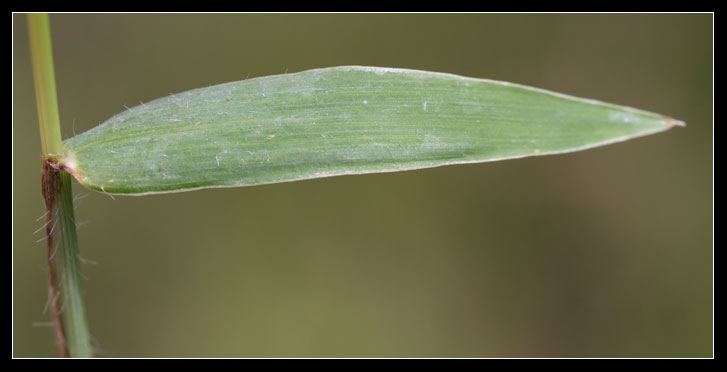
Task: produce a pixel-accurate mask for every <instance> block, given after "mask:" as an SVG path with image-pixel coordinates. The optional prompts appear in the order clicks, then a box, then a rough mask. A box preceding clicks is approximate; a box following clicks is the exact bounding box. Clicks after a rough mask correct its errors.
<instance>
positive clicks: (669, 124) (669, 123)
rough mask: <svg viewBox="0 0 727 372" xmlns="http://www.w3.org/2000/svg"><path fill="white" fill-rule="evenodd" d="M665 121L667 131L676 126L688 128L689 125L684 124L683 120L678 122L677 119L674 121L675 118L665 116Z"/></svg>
mask: <svg viewBox="0 0 727 372" xmlns="http://www.w3.org/2000/svg"><path fill="white" fill-rule="evenodd" d="M664 120H666V129H671V128H672V127H674V126H678V127H686V126H687V123H685V122H683V121H681V120H677V119H674V118H670V117H668V116H664Z"/></svg>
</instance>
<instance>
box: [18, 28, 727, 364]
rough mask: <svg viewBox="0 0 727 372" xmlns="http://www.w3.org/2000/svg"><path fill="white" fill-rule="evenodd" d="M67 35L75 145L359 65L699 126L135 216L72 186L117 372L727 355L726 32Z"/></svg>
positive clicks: (28, 210) (94, 298) (66, 96)
mask: <svg viewBox="0 0 727 372" xmlns="http://www.w3.org/2000/svg"><path fill="white" fill-rule="evenodd" d="M13 21H14V22H13V31H14V34H13V43H14V44H13V52H14V59H13V79H14V83H13V96H14V98H13V115H14V116H13V157H14V158H13V190H14V193H13V311H14V317H13V342H14V346H13V347H14V349H13V354H14V356H16V357H52V356H54V355H55V348H54V344H53V336H52V330H51V328H50V327H48V326H44V323H46V322H48V321H49V315H48V314H47V313H44V306H45V303H46V295H47V287H46V271H45V270H46V267H45V260H44V257H45V248H44V245H43V243H39V242H36V240H38V239H40V238H41V237H42V236H40V235H39V234H35V235H34V234H33V231H35V230H36V229H38V228H39V227H40V226H41V225H42V223H43V222H42V221H36V219H37V218H38V217H40V216H41V215H42V214H43V212H44V208H43V202H42V199H41V196H40V161H39V158H38V156H39V154H40V141H39V132H38V124H37V113H36V107H35V98H34V91H33V82H32V75H31V65H30V61H29V50H28V41H27V30H26V21H25V15H23V14H15V15H14V16H13ZM51 30H52V35H53V48H54V50H53V51H54V57H55V68H56V79H57V87H58V96H59V107H60V116H61V123H62V131H63V134H64V137H69V136H72V135H73V133H81V132H83V131H85V130H88V129H90V128H92V127H93V126H95V125H97V124H99V123H101V122H103V121H104V120H106V119H107V118H109V117H111V116H112V115H114V114H116V113H118V112H120V111H122V110H124V107H125V106H126V107H132V106H136V105H138V104H139V103H140V102H142V101H143V102H147V101H149V100H152V99H154V98H158V97H162V96H166V95H169V94H170V93H177V92H181V91H184V90H188V89H193V88H198V87H203V86H209V85H213V84H218V83H224V82H229V81H236V80H242V79H245V78H248V77H249V78H252V77H257V76H265V75H272V74H280V73H284V72H286V71H287V72H296V71H302V70H306V69H311V68H318V67H328V66H337V65H353V64H355V65H371V66H386V67H401V68H412V69H422V70H430V71H439V72H449V73H454V74H459V75H465V76H471V77H480V78H490V79H496V80H506V81H511V82H516V83H521V84H526V85H531V86H536V87H540V88H545V89H549V90H554V91H558V92H562V93H567V94H572V95H576V96H581V97H587V98H593V99H598V100H602V101H607V102H612V103H617V104H623V105H628V106H633V107H637V108H641V109H645V110H649V111H653V112H658V113H662V114H666V115H669V116H672V117H675V118H677V119H681V120H684V121H686V122H687V123H688V126H687V128H674V129H672V130H670V131H668V132H665V133H660V134H656V135H653V136H648V137H644V138H639V139H635V140H632V141H628V142H625V143H620V144H615V145H610V146H606V147H602V148H597V149H592V150H588V151H584V152H579V153H573V154H567V155H556V156H544V157H533V158H526V159H520V160H510V161H504V162H495V163H484V164H471V165H459V166H449V167H443V168H434V169H426V170H418V171H410V172H404V173H388V174H374V175H361V176H345V177H335V178H327V179H317V180H310V181H301V182H293V183H284V184H274V185H266V186H257V187H249V188H235V189H217V190H202V191H194V192H189V193H178V194H168V195H158V196H144V197H122V196H118V197H116V199H115V200H112V199H111V198H109V197H108V196H106V195H102V194H99V193H97V192H94V191H90V190H87V189H85V188H83V187H82V186H80V185H78V184H77V183H74V193H75V194H76V195H80V196H85V198H84V199H82V200H81V201H80V202H79V203H78V205H77V207H76V216H77V218H78V220H79V221H80V222H81V223H82V227H81V228H80V230H79V240H80V246H81V251H82V255H83V257H84V258H86V259H90V260H93V261H95V262H97V263H98V264H87V265H84V267H83V270H84V275H85V276H86V277H87V278H88V280H87V281H85V293H86V300H87V310H88V315H89V322H90V327H91V330H92V334H93V340H94V345H95V346H96V347H97V348H98V349H97V350H98V355H99V356H106V357H252V356H254V357H710V356H712V348H713V282H712V276H713V182H714V181H713V152H714V150H713V60H714V56H713V32H712V31H713V16H712V15H711V14H688V15H680V14H658V15H650V14H627V15H616V14H566V15H559V14H545V15H538V14H504V15H500V14H474V15H467V14H465V15H457V14H446V15H438V14H414V15H411V14H343V15H339V14H323V15H317V14H289V15H275V14H237V15H211V14H206V15H171V14H166V15H165V14H161V15H145V14H105V15H95V14H87V15H74V14H55V15H51Z"/></svg>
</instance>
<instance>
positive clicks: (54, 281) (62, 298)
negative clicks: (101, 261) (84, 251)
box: [28, 14, 92, 358]
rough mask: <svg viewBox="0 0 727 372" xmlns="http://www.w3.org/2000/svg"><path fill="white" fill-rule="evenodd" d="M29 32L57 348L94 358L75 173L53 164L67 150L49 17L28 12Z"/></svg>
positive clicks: (63, 353)
mask: <svg viewBox="0 0 727 372" xmlns="http://www.w3.org/2000/svg"><path fill="white" fill-rule="evenodd" d="M28 31H29V38H30V50H31V55H32V61H33V78H34V81H35V94H36V99H37V104H38V119H39V121H40V137H41V145H42V151H43V156H42V157H41V158H42V167H43V168H42V170H43V172H42V175H43V177H42V191H43V199H44V201H45V206H46V244H47V252H48V267H49V275H48V277H49V283H48V293H49V301H50V302H49V303H50V309H51V316H52V318H53V323H54V325H55V337H56V346H57V348H58V356H60V357H65V356H70V357H81V358H83V357H91V356H92V352H91V344H90V337H89V333H88V326H87V324H86V311H85V309H84V305H83V296H82V288H81V271H80V258H79V254H78V238H77V235H76V223H75V216H74V213H73V192H72V190H71V177H70V175H69V174H68V173H66V172H63V171H60V170H58V169H56V166H55V165H54V164H53V163H55V160H56V158H57V157H58V156H60V155H61V154H62V152H63V144H62V142H61V134H60V133H61V129H60V120H59V116H58V100H57V97H56V85H55V73H54V71H53V53H52V49H51V40H50V24H49V21H48V15H47V14H28Z"/></svg>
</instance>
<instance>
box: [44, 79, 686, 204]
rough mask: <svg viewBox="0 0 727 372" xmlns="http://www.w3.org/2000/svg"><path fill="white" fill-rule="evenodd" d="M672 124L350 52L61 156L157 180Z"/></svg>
mask: <svg viewBox="0 0 727 372" xmlns="http://www.w3.org/2000/svg"><path fill="white" fill-rule="evenodd" d="M675 124H678V125H683V123H682V122H679V121H676V120H673V119H670V118H668V117H665V116H663V115H659V114H654V113H650V112H646V111H642V110H637V109H633V108H629V107H623V106H617V105H612V104H607V103H602V102H597V101H593V100H587V99H581V98H575V97H571V96H566V95H563V94H558V93H553V92H548V91H545V90H541V89H536V88H530V87H526V86H522V85H516V84H511V83H506V82H498V81H491V80H484V79H474V78H465V77H461V76H456V75H451V74H443V73H433V72H425V71H415V70H403V69H391V68H378V67H358V66H347V67H333V68H324V69H317V70H310V71H304V72H300V73H294V74H285V75H276V76H268V77H262V78H257V79H250V80H245V81H238V82H232V83H227V84H221V85H216V86H212V87H208V88H201V89H195V90H190V91H187V92H183V93H179V94H175V95H171V96H168V97H164V98H160V99H157V100H155V101H152V102H149V103H146V104H142V105H140V106H137V107H134V108H132V109H129V110H127V111H125V112H122V113H120V114H118V115H116V116H114V117H112V118H111V119H109V120H107V121H106V122H104V123H103V124H101V125H99V126H98V127H96V128H93V129H91V130H89V131H87V132H85V133H83V134H80V135H77V136H75V137H73V138H70V139H67V140H66V141H64V144H63V145H64V153H63V155H62V156H61V157H60V158H59V160H58V165H59V166H60V167H61V168H62V169H65V170H67V171H69V172H70V173H71V174H73V175H74V176H75V177H76V178H77V179H78V181H79V182H80V183H82V184H83V185H85V186H87V187H90V188H92V189H95V190H100V191H103V192H107V193H122V194H139V193H158V192H169V191H185V190H192V189H199V188H206V187H233V186H248V185H259V184H266V183H274V182H286V181H295V180H303V179H310V178H317V177H328V176H337V175H344V174H363V173H373V172H392V171H403V170H410V169H418V168H427V167H436V166H442V165H448V164H462V163H476V162H485V161H494V160H503V159H511V158H519V157H524V156H532V155H545V154H557V153H564V152H570V151H576V150H583V149H587V148H591V147H594V146H600V145H605V144H608V143H613V142H619V141H624V140H627V139H630V138H634V137H638V136H643V135H647V134H651V133H656V132H660V131H663V130H666V129H668V128H670V127H672V126H673V125H675Z"/></svg>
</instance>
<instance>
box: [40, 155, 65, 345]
mask: <svg viewBox="0 0 727 372" xmlns="http://www.w3.org/2000/svg"><path fill="white" fill-rule="evenodd" d="M40 159H41V163H42V175H41V190H42V192H43V201H44V202H45V212H46V217H45V222H46V225H45V242H46V252H47V255H48V301H49V306H48V307H49V309H50V313H51V318H52V319H53V328H54V331H55V332H54V333H55V340H56V349H57V352H58V356H59V357H62V358H65V357H67V356H68V351H67V350H66V342H65V337H64V336H63V323H61V318H60V313H59V309H58V297H59V292H58V291H57V290H56V288H55V282H56V278H55V274H56V273H55V270H54V265H53V260H52V257H53V250H54V241H55V239H54V234H55V233H56V232H57V231H56V232H54V231H53V230H54V229H53V226H55V224H56V218H57V214H56V211H55V209H56V196H57V195H58V191H59V186H60V171H59V170H58V169H57V168H56V167H54V166H53V164H52V163H51V162H49V161H48V159H46V158H45V157H44V156H42V155H41V157H40Z"/></svg>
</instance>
